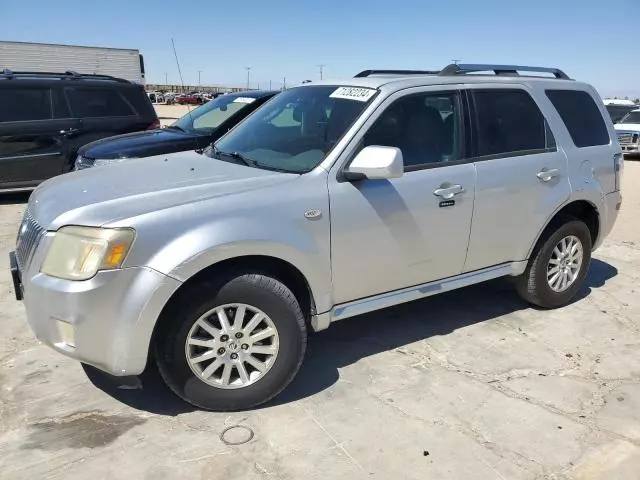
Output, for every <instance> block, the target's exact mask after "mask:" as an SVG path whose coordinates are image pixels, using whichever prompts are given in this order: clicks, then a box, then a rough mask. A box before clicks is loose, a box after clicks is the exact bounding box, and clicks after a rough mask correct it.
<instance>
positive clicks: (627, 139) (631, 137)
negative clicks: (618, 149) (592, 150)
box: [618, 133, 639, 145]
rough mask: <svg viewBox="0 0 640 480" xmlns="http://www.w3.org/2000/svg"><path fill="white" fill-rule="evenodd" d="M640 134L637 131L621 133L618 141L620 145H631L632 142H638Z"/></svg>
mask: <svg viewBox="0 0 640 480" xmlns="http://www.w3.org/2000/svg"><path fill="white" fill-rule="evenodd" d="M638 137H639V135H638V134H637V133H619V134H618V143H620V145H629V144H631V143H638Z"/></svg>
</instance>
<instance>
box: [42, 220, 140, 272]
mask: <svg viewBox="0 0 640 480" xmlns="http://www.w3.org/2000/svg"><path fill="white" fill-rule="evenodd" d="M134 238H135V231H134V230H132V229H129V228H117V229H116V228H95V227H63V228H61V229H60V230H58V231H57V232H56V233H55V234H54V236H53V243H52V244H51V246H50V247H49V250H48V251H47V255H46V256H45V259H44V262H42V267H41V268H40V271H41V272H42V273H44V274H46V275H50V276H52V277H57V278H64V279H66V280H87V279H89V278H91V277H93V276H94V275H95V274H96V273H97V272H98V271H99V270H113V269H114V268H120V267H121V266H122V262H124V259H125V257H126V256H127V253H129V248H130V247H131V244H132V243H133V239H134Z"/></svg>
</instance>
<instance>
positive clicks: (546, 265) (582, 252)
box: [516, 218, 592, 308]
mask: <svg viewBox="0 0 640 480" xmlns="http://www.w3.org/2000/svg"><path fill="white" fill-rule="evenodd" d="M591 249H592V244H591V232H590V231H589V228H588V227H587V226H586V225H585V223H584V222H582V221H580V220H576V219H573V218H571V219H566V222H565V223H563V224H562V225H561V226H559V227H558V228H557V229H556V230H550V231H548V232H546V233H545V234H544V236H543V237H542V239H541V242H540V244H539V246H538V247H537V248H536V250H534V253H533V255H532V257H531V258H530V259H529V263H528V265H527V268H526V270H525V272H524V273H523V274H522V275H521V276H520V277H518V279H517V280H516V285H517V290H518V293H519V294H520V296H521V297H522V298H523V299H525V300H526V301H528V302H529V303H532V304H534V305H537V306H539V307H542V308H558V307H562V306H564V305H567V304H568V303H569V302H571V300H572V299H573V298H574V297H575V296H576V295H577V293H578V292H579V291H580V288H582V284H583V283H584V279H585V278H586V276H587V273H588V271H589V264H590V263H591Z"/></svg>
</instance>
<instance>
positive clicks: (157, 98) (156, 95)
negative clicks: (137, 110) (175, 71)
mask: <svg viewBox="0 0 640 480" xmlns="http://www.w3.org/2000/svg"><path fill="white" fill-rule="evenodd" d="M147 96H148V97H149V100H150V101H151V103H154V104H155V103H165V97H164V94H163V93H162V92H147Z"/></svg>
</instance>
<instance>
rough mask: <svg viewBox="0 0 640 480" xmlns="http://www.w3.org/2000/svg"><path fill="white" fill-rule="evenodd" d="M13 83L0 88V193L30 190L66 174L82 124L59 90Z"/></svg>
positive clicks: (7, 83) (4, 84)
mask: <svg viewBox="0 0 640 480" xmlns="http://www.w3.org/2000/svg"><path fill="white" fill-rule="evenodd" d="M9 82H11V81H7V82H3V84H2V85H0V189H19V188H29V187H33V186H35V185H37V184H38V183H40V182H42V181H43V180H46V179H48V178H51V177H53V176H55V175H59V174H60V173H62V172H63V164H64V161H65V153H66V151H65V144H66V139H67V137H68V136H69V135H73V133H74V131H76V130H77V129H78V122H77V120H74V119H72V118H69V114H68V108H67V106H66V104H65V103H64V98H63V97H62V96H61V92H60V91H59V90H56V89H51V88H49V87H41V86H37V85H30V86H29V85H23V84H18V83H17V81H16V83H15V85H14V84H11V83H9Z"/></svg>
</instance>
